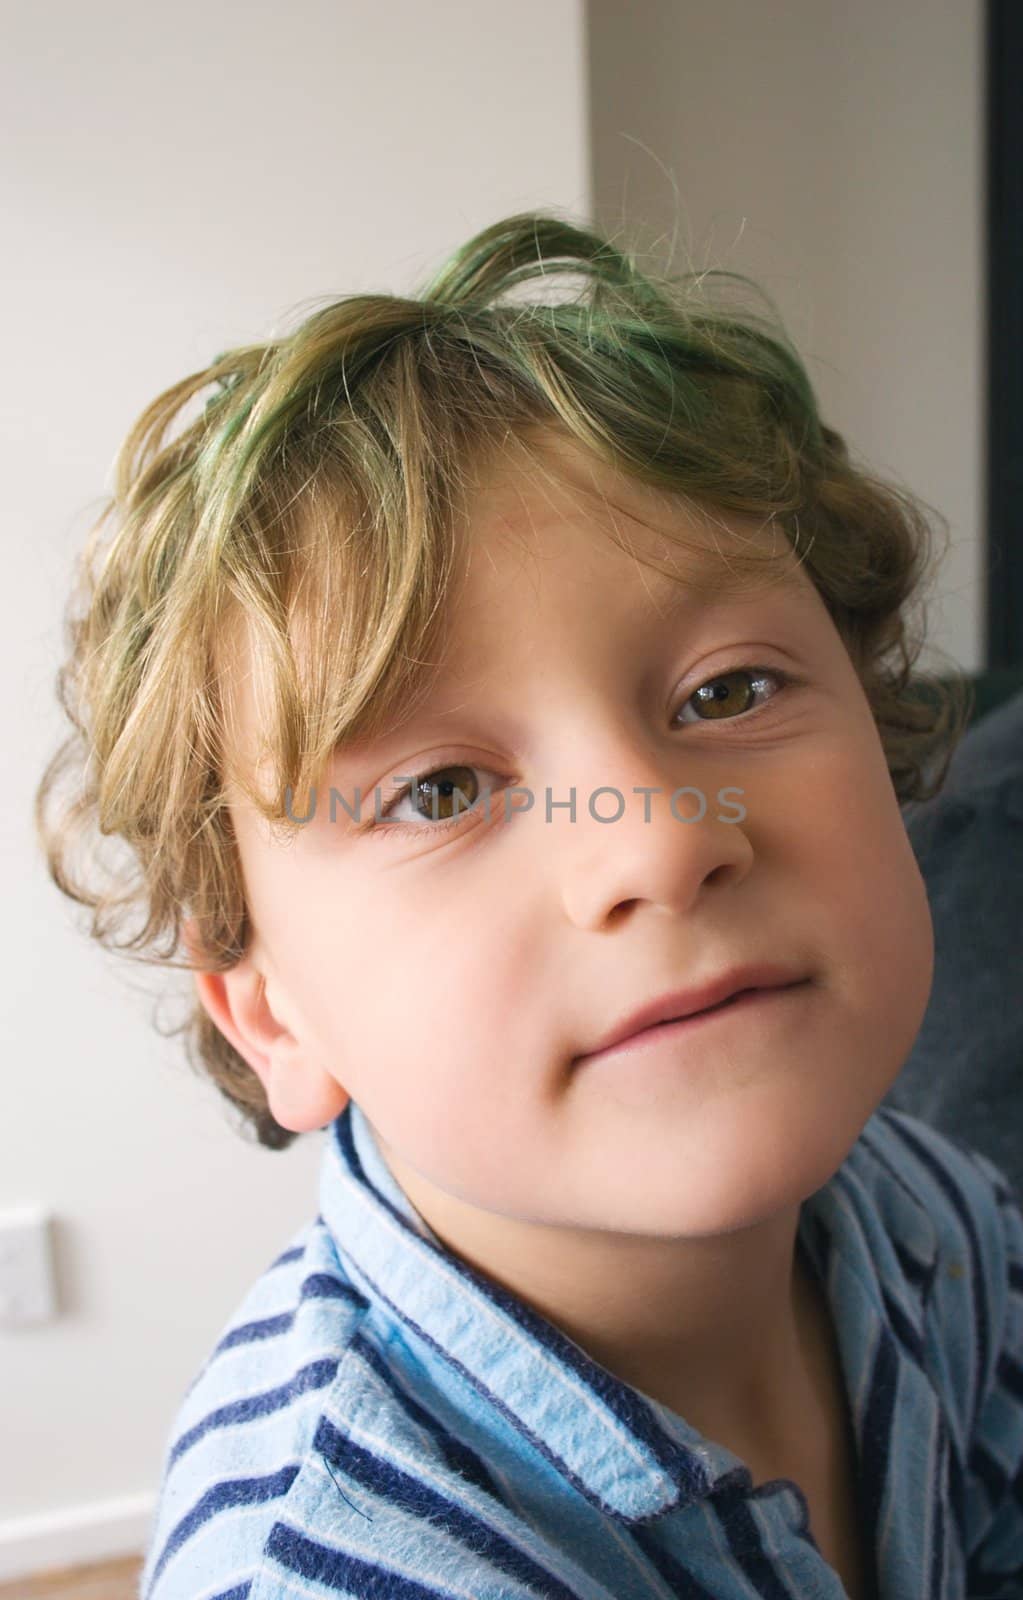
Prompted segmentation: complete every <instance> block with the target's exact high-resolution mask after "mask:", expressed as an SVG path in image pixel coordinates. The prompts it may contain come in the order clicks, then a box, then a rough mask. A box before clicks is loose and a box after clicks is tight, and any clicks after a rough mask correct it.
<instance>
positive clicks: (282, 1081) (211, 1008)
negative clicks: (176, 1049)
mask: <svg viewBox="0 0 1023 1600" xmlns="http://www.w3.org/2000/svg"><path fill="white" fill-rule="evenodd" d="M182 936H183V938H184V942H185V947H186V949H187V950H188V953H189V958H190V960H191V962H192V965H193V968H197V967H198V966H199V965H200V959H199V951H198V945H197V941H196V926H195V922H194V919H192V918H187V919H186V920H185V921H184V922H183V923H182ZM192 976H193V977H194V979H195V987H196V991H197V993H198V996H199V999H200V1001H201V1002H202V1004H203V1006H204V1007H205V1009H206V1011H207V1012H208V1013H209V1015H210V1017H211V1018H212V1019H213V1021H214V1022H215V1023H216V1025H217V1027H218V1028H219V1029H220V1031H221V1033H222V1034H223V1035H224V1038H225V1039H226V1040H227V1041H228V1043H229V1044H232V1045H233V1046H234V1048H235V1049H236V1050H237V1052H238V1054H239V1055H240V1056H242V1057H243V1059H244V1060H245V1061H247V1062H248V1064H249V1066H250V1067H251V1068H252V1070H253V1072H254V1073H255V1074H256V1076H257V1077H258V1079H259V1081H260V1082H261V1083H262V1085H263V1088H264V1090H265V1092H266V1098H267V1104H268V1105H269V1107H270V1113H271V1115H272V1117H273V1119H274V1121H275V1122H277V1123H279V1124H280V1126H281V1127H282V1128H289V1129H290V1130H291V1131H292V1132H293V1133H308V1132H310V1131H311V1130H312V1129H314V1128H323V1127H325V1126H326V1125H327V1123H329V1122H333V1120H334V1118H335V1117H336V1116H338V1115H339V1114H340V1113H341V1112H342V1111H343V1110H344V1108H345V1106H346V1105H347V1104H348V1101H349V1099H350V1096H349V1094H348V1092H347V1090H346V1089H345V1088H344V1087H343V1086H342V1085H341V1084H340V1083H339V1082H338V1081H337V1079H336V1078H335V1077H334V1076H333V1074H332V1073H330V1072H328V1071H327V1070H326V1069H325V1068H324V1067H323V1066H321V1065H320V1061H319V1058H318V1057H317V1055H316V1052H315V1050H313V1049H312V1048H311V1047H310V1046H309V1045H308V1044H307V1043H306V1042H304V1038H303V1034H304V1029H303V1027H302V1025H301V1022H300V1020H299V1019H298V1017H297V1016H295V1015H294V1014H293V1013H292V1012H291V1007H290V1002H289V1000H288V998H287V996H286V995H285V994H284V992H283V991H282V990H281V989H280V987H279V985H278V984H277V981H276V979H275V978H274V977H272V976H271V975H270V974H269V973H268V971H267V970H266V965H265V962H264V961H263V958H262V956H261V954H260V953H259V951H258V947H257V946H256V945H254V946H253V947H252V949H250V950H249V951H248V952H247V953H246V954H245V955H244V956H243V957H242V959H241V960H240V961H238V962H236V964H235V965H234V966H233V967H232V968H231V969H230V970H229V971H228V972H202V971H193V974H192Z"/></svg>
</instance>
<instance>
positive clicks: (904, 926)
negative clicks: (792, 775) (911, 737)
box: [808, 725, 934, 1051]
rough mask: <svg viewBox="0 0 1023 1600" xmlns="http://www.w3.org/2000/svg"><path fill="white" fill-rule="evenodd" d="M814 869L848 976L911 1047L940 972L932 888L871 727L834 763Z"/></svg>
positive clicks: (889, 1031)
mask: <svg viewBox="0 0 1023 1600" xmlns="http://www.w3.org/2000/svg"><path fill="white" fill-rule="evenodd" d="M816 807H817V808H816V811H815V814H814V817H813V820H812V834H811V837H812V841H813V842H812V852H811V859H810V860H809V863H808V864H809V868H810V870H811V872H812V873H813V874H814V877H815V879H816V880H817V881H818V882H819V884H820V885H821V886H822V887H823V888H824V889H825V891H826V892H827V894H828V896H829V898H830V899H831V903H832V905H833V906H834V907H835V911H834V914H833V918H832V920H833V924H834V938H835V943H836V948H837V949H838V950H839V951H840V953H841V958H842V961H843V967H844V971H845V974H846V978H847V981H848V983H849V984H850V986H851V987H854V988H855V989H856V990H857V991H858V994H859V997H860V998H861V1000H862V1002H863V1004H864V1006H866V1007H867V1008H868V1009H867V1014H869V1015H870V1016H872V1017H873V1019H874V1021H875V1023H876V1026H877V1029H878V1031H879V1033H881V1034H883V1035H885V1036H886V1037H887V1038H888V1039H889V1040H890V1042H891V1043H892V1044H893V1045H895V1044H896V1043H897V1045H898V1048H899V1049H904V1050H906V1051H908V1049H909V1047H910V1045H911V1044H912V1041H913V1039H914V1038H915V1037H916V1034H917V1031H918V1030H919V1026H920V1023H921V1022H922V1020H923V1015H924V1011H925V1010H926V1006H927V1000H928V997H929V994H930V989H931V982H932V978H933V970H934V931H933V925H932V921H931V914H930V907H929V904H928V900H927V890H926V886H925V884H924V881H923V878H922V876H921V874H920V869H919V867H918V866H917V862H916V857H915V856H914V854H913V848H912V846H911V844H910V842H909V837H908V835H907V833H906V828H905V824H904V822H903V820H902V814H901V812H900V810H899V804H898V801H897V799H896V797H895V793H894V790H893V789H892V785H891V779H890V777H889V774H888V771H887V767H886V765H885V761H884V755H883V752H882V750H881V746H880V742H879V740H878V739H877V737H876V734H875V733H874V731H873V727H872V725H871V729H870V732H869V734H867V735H865V736H864V738H863V739H862V740H859V741H856V743H855V744H854V746H853V747H852V748H851V749H850V751H849V752H848V754H847V755H846V756H845V757H840V758H839V759H836V760H835V761H834V763H831V764H829V766H828V769H827V780H826V783H825V784H824V785H823V786H822V788H821V790H820V791H819V793H818V795H817V798H816Z"/></svg>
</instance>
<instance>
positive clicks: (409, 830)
mask: <svg viewBox="0 0 1023 1600" xmlns="http://www.w3.org/2000/svg"><path fill="white" fill-rule="evenodd" d="M737 672H742V673H745V675H746V676H747V677H748V678H749V679H751V681H752V683H753V685H754V687H755V686H756V685H757V684H758V683H759V682H760V680H761V679H763V678H772V679H773V680H774V682H775V683H776V685H777V689H776V691H775V693H774V694H773V695H771V697H770V699H769V700H768V701H767V702H766V704H767V705H771V704H773V702H774V701H775V700H776V699H777V698H778V695H779V694H780V693H782V692H784V690H786V689H790V688H795V687H797V686H798V685H800V684H801V683H802V682H803V679H802V678H798V677H796V675H795V674H794V673H792V672H786V671H785V670H784V669H783V668H781V667H750V666H747V665H746V664H745V663H742V664H740V665H739V666H735V667H726V668H725V670H724V671H723V672H715V673H714V674H713V675H712V676H711V677H709V678H704V680H703V682H702V683H698V684H697V685H696V688H695V689H694V690H693V691H692V693H691V694H689V695H688V696H687V697H686V699H685V700H684V701H683V704H682V708H681V709H684V708H685V707H686V706H687V705H688V704H689V702H690V700H691V699H692V698H693V695H695V694H696V693H697V691H698V690H700V689H705V688H706V687H707V685H708V684H711V683H717V682H718V681H719V679H721V678H731V677H733V676H734V675H735V674H736V673H737ZM763 709H764V703H763V702H762V703H761V704H760V705H759V706H754V708H753V709H752V710H751V711H743V712H740V714H739V716H738V717H722V718H720V719H718V718H714V717H698V718H697V719H696V721H697V722H698V723H703V725H704V726H706V725H707V724H708V723H713V722H715V721H718V720H720V721H722V722H741V721H746V720H747V719H748V718H750V717H756V716H758V715H759V714H760V713H761V712H762V711H763ZM681 726H682V727H686V728H691V727H692V726H693V723H691V722H686V723H682V724H681ZM453 766H467V767H468V768H469V770H470V771H473V772H489V771H490V769H489V768H488V767H474V766H473V765H472V763H471V762H463V761H450V762H447V763H445V764H444V765H439V766H434V767H426V768H425V769H424V770H423V771H422V772H417V773H415V774H414V775H413V778H412V782H411V783H406V784H405V785H404V787H403V788H402V789H400V790H399V791H398V793H397V794H396V795H395V796H394V797H393V799H392V800H391V801H390V802H389V804H388V805H386V806H384V807H383V808H382V809H381V812H380V815H381V816H383V817H386V816H389V815H390V813H391V812H392V811H394V810H395V809H396V808H397V807H398V806H399V805H400V804H401V802H402V801H403V800H405V799H406V798H407V797H408V796H409V795H410V794H411V793H412V791H413V789H414V788H415V786H416V784H417V783H419V782H421V780H422V779H423V778H429V777H432V776H433V775H434V773H438V772H446V771H447V770H448V768H449V767H453ZM495 776H500V774H495ZM484 814H485V808H484ZM471 815H472V813H471V812H470V811H464V812H463V813H462V814H461V815H460V816H456V817H439V818H438V819H437V820H436V821H433V820H430V821H427V820H426V819H425V818H424V819H423V820H422V821H421V822H385V823H381V824H377V825H374V826H372V827H371V828H370V829H369V833H370V836H371V837H372V836H376V837H378V838H379V837H380V836H383V837H385V838H386V837H387V835H389V834H392V835H393V834H401V835H404V836H405V837H409V836H410V835H411V836H415V837H417V838H420V839H422V838H423V837H424V836H425V835H427V834H434V835H436V834H438V833H443V832H444V831H445V830H447V829H448V828H456V827H458V826H459V824H460V823H461V822H463V821H464V819H465V817H467V816H471Z"/></svg>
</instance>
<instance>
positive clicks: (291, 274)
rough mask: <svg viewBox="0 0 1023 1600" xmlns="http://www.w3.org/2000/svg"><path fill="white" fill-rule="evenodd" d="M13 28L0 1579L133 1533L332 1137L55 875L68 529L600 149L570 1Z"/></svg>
mask: <svg viewBox="0 0 1023 1600" xmlns="http://www.w3.org/2000/svg"><path fill="white" fill-rule="evenodd" d="M4 31H5V48H4V52H3V65H2V67H0V74H2V77H0V104H2V105H3V107H4V111H3V120H4V134H5V137H4V139H3V141H2V146H0V173H2V178H0V182H2V191H0V216H3V217H4V218H5V219H6V222H5V232H6V239H5V242H4V249H3V252H2V261H3V267H2V270H3V272H4V274H5V277H6V283H5V287H4V302H5V304H6V306H7V317H6V325H5V336H4V379H5V381H4V384H3V389H2V401H0V403H2V405H3V431H2V447H3V458H4V459H3V471H4V508H5V519H6V520H5V528H4V548H5V550H6V558H5V560H6V566H5V572H6V578H5V591H6V593H7V596H8V601H7V606H6V617H5V627H4V629H3V641H4V649H5V652H6V656H5V689H6V696H5V698H6V713H7V725H6V732H5V739H4V745H5V748H6V750H7V751H8V753H9V755H8V762H7V767H6V771H7V778H6V782H5V797H4V802H5V803H4V807H3V823H2V829H3V831H2V835H0V851H2V874H3V884H4V891H5V917H4V927H3V933H2V935H0V938H2V939H3V950H2V953H3V971H4V978H5V982H4V984H3V987H2V992H0V1016H2V1019H3V1021H2V1024H0V1026H2V1028H3V1033H2V1038H3V1044H4V1068H5V1070H4V1089H5V1093H4V1102H3V1113H4V1114H3V1120H2V1125H0V1210H3V1209H6V1208H8V1207H14V1206H20V1205H25V1204H29V1203H40V1204H43V1205H45V1206H47V1207H49V1208H51V1209H52V1211H53V1212H54V1214H55V1216H56V1219H57V1230H56V1232H57V1241H58V1255H59V1275H60V1292H61V1299H62V1307H61V1314H60V1316H59V1318H58V1319H57V1320H56V1321H55V1322H53V1323H52V1324H50V1325H47V1326H42V1327H40V1328H38V1329H33V1330H27V1329H23V1330H9V1329H0V1414H2V1421H0V1437H2V1439H3V1448H2V1449H0V1577H10V1576H16V1575H18V1574H20V1573H21V1572H22V1571H27V1570H29V1569H30V1568H31V1567H33V1566H34V1565H36V1564H38V1565H45V1566H56V1565H60V1564H62V1563H63V1562H65V1561H68V1562H70V1561H71V1560H76V1559H85V1558H86V1557H89V1556H92V1555H96V1556H99V1555H103V1554H113V1553H117V1552H118V1551H119V1550H124V1551H131V1550H133V1549H137V1548H140V1547H141V1541H142V1537H143V1534H144V1532H145V1525H146V1519H147V1516H148V1512H149V1507H150V1503H151V1499H150V1497H151V1496H152V1494H153V1491H154V1490H155V1488H156V1484H157V1476H158V1471H159V1466H160V1462H161V1458H162V1452H163V1448H164V1443H165V1437H166V1433H167V1430H168V1428H169V1425H170V1421H171V1416H172V1413H173V1411H174V1409H175V1408H176V1406H177V1404H178V1402H179V1399H180V1398H181V1395H182V1394H183V1391H184V1389H185V1387H186V1386H187V1384H188V1383H189V1382H190V1381H191V1379H192V1377H193V1376H194V1375H195V1373H196V1371H197V1369H198V1367H199V1364H200V1363H201V1361H202V1360H204V1359H205V1357H206V1355H207V1354H208V1353H209V1351H210V1349H211V1348H212V1345H213V1343H214V1341H215V1338H216V1336H217V1334H218V1333H219V1331H220V1329H221V1327H222V1326H223V1324H224V1323H225V1322H226V1320H227V1318H228V1316H229V1315H230V1313H231V1312H232V1311H233V1309H234V1307H235V1305H236V1304H237V1302H238V1300H239V1299H240V1298H241V1296H242V1294H243V1293H244V1291H245V1290H246V1289H247V1288H248V1286H249V1285H250V1283H251V1282H252V1281H253V1279H254V1278H255V1277H256V1276H257V1275H258V1274H259V1273H260V1272H261V1271H262V1270H263V1269H264V1267H266V1266H267V1265H268V1264H269V1262H270V1261H271V1260H272V1259H273V1257H274V1256H275V1255H276V1254H277V1253H278V1251H279V1249H280V1248H281V1247H282V1245H283V1243H284V1242H285V1241H286V1239H287V1238H288V1237H289V1236H290V1234H291V1233H292V1232H293V1231H294V1230H295V1228H297V1227H298V1226H299V1225H300V1224H301V1223H303V1222H305V1221H307V1220H308V1219H310V1218H311V1217H312V1216H313V1215H315V1210H316V1203H317V1202H316V1188H315V1185H316V1174H317V1171H318V1166H319V1150H320V1144H321V1141H322V1134H312V1135H307V1136H305V1137H304V1138H302V1139H300V1140H298V1141H297V1142H296V1144H295V1145H293V1146H292V1148H291V1149H290V1150H288V1151H286V1152H272V1151H268V1150H264V1149H262V1148H260V1147H258V1146H254V1145H249V1144H246V1143H244V1142H243V1141H242V1139H241V1138H240V1137H239V1136H238V1135H237V1134H236V1133H234V1131H233V1130H232V1129H231V1127H230V1126H229V1125H228V1122H227V1120H226V1118H227V1112H226V1108H225V1109H222V1107H223V1106H224V1103H223V1102H222V1101H221V1100H220V1098H219V1096H217V1095H216V1093H215V1091H213V1090H207V1088H206V1087H205V1085H204V1084H202V1083H200V1081H199V1080H197V1079H196V1078H195V1077H193V1075H192V1074H191V1072H190V1070H189V1068H188V1066H187V1064H186V1062H185V1059H184V1055H183V1046H182V1044H181V1043H180V1041H178V1040H170V1041H168V1040H166V1039H163V1038H160V1037H158V1036H157V1035H156V1034H155V1033H154V1032H153V1030H152V1028H151V1026H150V1014H151V1001H150V1000H149V998H148V995H149V994H150V993H151V992H152V982H151V979H150V978H149V976H148V975H147V974H146V973H145V972H143V971H142V970H141V969H139V968H137V967H129V966H128V965H127V963H125V962H123V961H116V960H115V959H114V958H113V957H105V956H103V955H102V954H101V953H98V952H97V951H96V950H95V949H94V948H93V946H92V945H91V943H90V941H89V940H88V939H87V938H86V937H85V936H84V934H83V933H81V932H78V931H77V929H76V926H75V920H74V918H73V916H72V914H71V911H70V909H69V908H68V906H67V904H66V902H65V901H64V899H63V897H62V896H61V895H60V894H59V893H58V891H57V890H56V889H55V888H54V887H53V886H52V885H51V884H50V882H49V879H48V877H47V876H46V873H45V871H44V868H43V865H42V861H41V857H40V855H39V853H38V851H37V849H36V845H35V840H34V834H33V830H32V822H31V811H30V806H31V797H32V792H33V789H34V787H35V784H36V782H37V780H38V777H39V774H40V772H41V769H42V766H43V763H44V761H45V759H46V757H47V756H48V755H49V753H50V751H51V749H52V748H53V745H54V742H55V740H56V739H57V738H58V737H60V736H62V735H63V724H62V722H61V721H60V720H59V718H58V714H57V711H56V707H55V701H54V694H53V676H54V672H55V669H56V664H57V660H58V657H59V655H60V654H61V653H62V650H61V637H60V617H61V610H62V607H63V603H64V597H65V591H66V587H67V582H68V575H69V572H70V563H71V557H72V553H73V551H74V550H75V549H76V548H77V546H78V545H79V543H80V540H81V538H82V536H83V535H84V533H85V531H86V529H87V527H88V525H89V523H90V522H91V520H92V518H93V516H94V515H95V513H96V512H97V511H98V509H99V505H100V501H101V499H102V497H103V496H104V494H105V493H106V491H107V489H108V488H109V477H108V472H109V467H110V465H111V463H112V460H113V456H114V452H115V449H116V447H117V444H118V442H119V441H120V438H121V437H122V435H123V433H124V432H125V430H126V429H127V427H128V426H129V424H130V423H131V421H132V420H133V419H134V417H135V416H136V414H137V413H138V411H139V410H140V409H141V407H142V406H143V405H144V404H145V403H146V402H147V401H148V400H149V399H150V398H152V396H154V395H155V394H156V393H157V391H158V390H160V389H162V388H164V387H165V386H166V385H167V384H169V383H170V382H172V381H174V380H175V379H177V378H179V377H181V376H183V375H184V374H185V373H188V372H191V371H193V370H194V369H195V368H197V367H198V366H201V365H204V364H206V363H207V362H208V361H209V360H210V359H211V358H212V356H213V355H214V354H216V353H217V352H218V351H220V350H222V349H224V348H225V347H226V346H228V345H229V344H232V343H235V342H241V341H247V340H253V339H261V338H264V337H266V336H267V335H268V334H270V333H271V332H272V331H273V330H274V327H275V326H276V325H278V324H279V323H280V321H281V319H283V318H285V317H286V316H288V315H289V314H290V313H291V312H292V311H293V308H294V307H296V306H297V305H298V303H299V302H300V301H304V300H307V299H310V298H312V297H314V296H321V295H327V294H343V293H348V292H351V291H355V290H362V289H371V288H376V287H381V286H382V287H384V288H388V289H396V290H405V289H411V288H412V287H413V286H414V284H415V283H416V282H417V281H419V280H420V279H421V277H422V276H423V274H424V273H425V272H426V271H429V270H430V269H432V267H434V266H435V265H437V264H439V262H440V260H441V259H442V258H443V257H444V255H445V254H446V253H447V252H448V251H449V250H450V249H453V248H454V247H455V246H456V245H458V244H459V243H461V242H462V241H463V239H465V238H467V237H468V236H469V235H470V234H471V233H472V232H474V231H475V230H476V229H477V228H479V227H482V226H484V225H485V224H486V223H488V222H491V221H494V220H496V219H497V218H498V217H499V216H501V215H503V214H506V213H508V212H511V211H515V210H520V209H526V208H528V207H530V206H533V205H553V206H557V207H559V208H564V209H566V210H569V211H570V212H572V213H574V214H580V215H584V214H585V213H586V212H587V210H588V208H589V188H588V181H589V169H588V154H587V148H586V137H587V108H586V83H585V48H584V33H583V15H582V9H581V0H555V3H553V4H552V3H551V0H516V4H515V5H514V6H509V5H505V4H501V3H498V0H444V3H443V4H441V5H431V6H424V5H422V4H421V3H420V0H385V3H383V4H380V5H375V6H374V5H361V4H353V3H351V0H349V3H347V4H338V3H336V0H296V3H295V4H293V5H291V6H289V7H287V8H286V9H285V8H282V7H281V6H280V5H278V4H270V3H268V0H251V3H250V4H248V5H247V6H245V7H244V8H238V7H236V6H231V5H228V4H226V3H220V4H216V3H215V0H214V3H212V4H211V3H210V0H176V3H175V4H174V6H172V7H171V8H169V9H168V8H167V7H165V6H159V7H158V6H146V5H141V6H140V5H138V4H128V3H124V4H122V5H115V4H113V3H111V0H96V3H93V4H90V5H87V6H78V5H74V4H71V3H70V0H64V3H60V0H58V4H57V5H56V6H53V5H50V6H42V7H36V8H33V7H29V6H19V7H16V8H8V11H7V14H6V16H5V30H4ZM177 992H178V993H179V994H180V993H181V988H180V983H179V986H178V989H177ZM175 1014H176V1013H174V1012H172V1011H168V1010H166V1009H165V1010H164V1011H163V1012H162V1013H161V1017H162V1019H163V1020H164V1021H170V1020H173V1016H174V1015H175Z"/></svg>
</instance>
